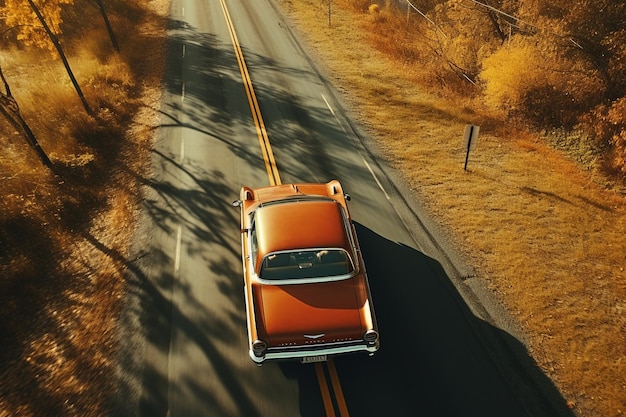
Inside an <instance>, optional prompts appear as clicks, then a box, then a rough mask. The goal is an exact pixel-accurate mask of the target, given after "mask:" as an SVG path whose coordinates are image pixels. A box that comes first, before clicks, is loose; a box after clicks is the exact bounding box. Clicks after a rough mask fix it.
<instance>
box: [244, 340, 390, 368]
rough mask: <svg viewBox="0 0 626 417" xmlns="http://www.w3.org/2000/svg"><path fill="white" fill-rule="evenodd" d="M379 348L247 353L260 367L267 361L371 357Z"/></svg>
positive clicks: (341, 347)
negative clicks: (361, 354)
mask: <svg viewBox="0 0 626 417" xmlns="http://www.w3.org/2000/svg"><path fill="white" fill-rule="evenodd" d="M378 348H379V343H378V342H377V343H376V344H375V345H367V344H358V345H349V346H331V347H326V346H318V347H316V348H315V349H313V348H311V347H310V346H303V347H290V348H288V349H280V348H270V349H268V350H267V351H266V352H265V354H264V355H263V356H256V355H255V354H254V352H253V351H252V349H250V350H249V351H248V354H249V355H250V358H251V359H252V360H253V361H254V362H255V363H256V364H257V365H261V364H263V362H265V361H267V360H299V359H302V358H305V357H307V356H319V355H340V354H344V353H356V352H367V353H369V355H370V356H372V355H373V354H374V353H376V351H377V350H378Z"/></svg>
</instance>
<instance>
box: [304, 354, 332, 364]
mask: <svg viewBox="0 0 626 417" xmlns="http://www.w3.org/2000/svg"><path fill="white" fill-rule="evenodd" d="M326 361H327V358H326V355H316V356H305V357H304V358H302V360H301V361H300V362H302V363H314V362H326Z"/></svg>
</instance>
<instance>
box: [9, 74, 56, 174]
mask: <svg viewBox="0 0 626 417" xmlns="http://www.w3.org/2000/svg"><path fill="white" fill-rule="evenodd" d="M0 79H2V82H3V84H4V90H5V92H4V93H2V92H0V113H2V115H3V116H4V117H5V118H6V119H7V120H8V121H9V122H10V123H11V125H13V127H14V128H15V129H17V130H18V131H21V132H22V133H23V134H24V137H25V138H26V141H27V142H28V144H29V145H30V146H31V147H32V148H33V149H34V150H35V152H37V155H38V156H39V159H41V162H42V163H43V164H44V165H45V166H47V167H48V168H52V162H51V161H50V158H48V155H46V153H45V152H44V150H43V149H42V148H41V146H39V142H38V141H37V138H36V137H35V134H34V133H33V132H32V130H30V127H28V124H27V123H26V121H25V120H24V119H23V118H22V115H21V114H20V108H19V106H18V105H17V101H15V99H14V98H13V95H12V94H11V88H9V83H8V82H7V80H6V78H4V74H3V73H2V67H0Z"/></svg>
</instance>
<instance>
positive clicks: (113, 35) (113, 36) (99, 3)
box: [97, 0, 120, 52]
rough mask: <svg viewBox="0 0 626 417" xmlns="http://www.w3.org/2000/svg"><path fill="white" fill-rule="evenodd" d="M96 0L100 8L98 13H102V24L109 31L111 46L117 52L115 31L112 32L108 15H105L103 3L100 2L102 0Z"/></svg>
mask: <svg viewBox="0 0 626 417" xmlns="http://www.w3.org/2000/svg"><path fill="white" fill-rule="evenodd" d="M97 1H98V7H99V8H100V13H101V14H102V19H103V20H104V24H105V25H106V27H107V31H108V32H109V38H111V43H112V44H113V48H115V50H116V51H117V52H119V51H120V47H119V45H118V44H117V39H116V38H115V33H114V32H113V28H112V27H111V22H109V16H108V15H107V12H106V10H104V3H102V0H97Z"/></svg>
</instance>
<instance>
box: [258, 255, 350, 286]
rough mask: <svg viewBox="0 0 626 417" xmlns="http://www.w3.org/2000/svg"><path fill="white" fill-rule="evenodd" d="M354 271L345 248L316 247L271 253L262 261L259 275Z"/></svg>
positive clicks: (283, 276) (306, 275)
mask: <svg viewBox="0 0 626 417" xmlns="http://www.w3.org/2000/svg"><path fill="white" fill-rule="evenodd" d="M353 271H354V266H353V263H352V259H351V258H350V255H349V254H348V253H347V252H346V251H345V250H343V249H314V250H300V251H290V252H277V253H271V254H269V255H267V256H265V258H263V261H262V263H261V269H260V271H259V277H260V278H261V279H267V280H282V279H297V278H323V277H334V276H341V275H348V274H351V273H352V272H353Z"/></svg>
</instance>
